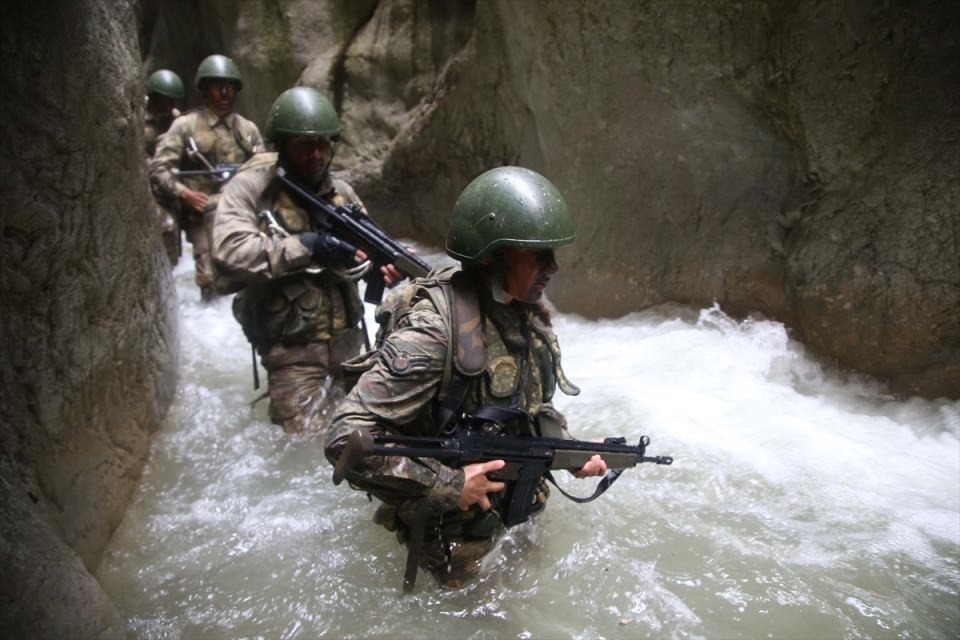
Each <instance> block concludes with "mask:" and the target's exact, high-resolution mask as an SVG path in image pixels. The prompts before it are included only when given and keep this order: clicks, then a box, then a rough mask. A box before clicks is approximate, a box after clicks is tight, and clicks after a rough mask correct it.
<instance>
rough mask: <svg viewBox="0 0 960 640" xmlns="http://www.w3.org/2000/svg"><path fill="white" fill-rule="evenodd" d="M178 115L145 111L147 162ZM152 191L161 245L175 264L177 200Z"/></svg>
mask: <svg viewBox="0 0 960 640" xmlns="http://www.w3.org/2000/svg"><path fill="white" fill-rule="evenodd" d="M179 117H180V110H179V109H173V110H172V111H171V113H170V116H169V117H165V118H159V117H157V116H154V115H153V114H151V113H149V112H147V114H146V116H145V118H144V123H143V144H144V148H145V149H146V152H147V162H148V163H149V161H150V159H151V158H153V154H154V152H155V151H156V149H157V139H158V138H159V137H160V136H161V135H163V134H164V133H166V131H167V129H169V128H170V125H171V124H172V123H173V121H174V119H176V118H179ZM152 190H153V191H154V200H155V201H156V205H157V221H158V222H159V223H160V231H161V234H162V237H163V246H164V248H165V249H166V250H167V257H168V258H169V259H170V264H171V265H175V264H177V262H178V261H179V260H180V225H179V224H177V216H176V211H177V201H176V199H174V198H171V197H170V196H166V197H165V196H163V195H160V194H158V193H157V192H156V189H152Z"/></svg>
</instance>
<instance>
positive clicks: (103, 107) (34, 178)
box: [0, 0, 177, 638]
mask: <svg viewBox="0 0 960 640" xmlns="http://www.w3.org/2000/svg"><path fill="white" fill-rule="evenodd" d="M135 10H136V3H135V2H129V1H125V0H82V1H78V2H68V3H64V2H56V1H54V0H34V1H31V2H26V1H18V2H12V3H7V5H6V6H5V7H4V10H3V20H2V21H0V58H2V59H3V61H4V64H3V66H2V71H0V74H2V82H0V84H2V86H3V87H4V95H5V98H4V100H3V102H2V104H0V135H2V138H3V139H4V140H6V141H7V143H8V149H9V151H8V153H6V154H4V155H3V157H2V159H0V176H2V180H3V184H2V190H0V203H2V204H0V211H2V215H0V298H2V300H3V313H2V315H0V340H2V353H3V358H2V366H0V445H2V446H0V561H2V566H3V568H4V569H3V571H4V577H3V588H2V590H0V628H2V629H3V632H4V635H5V636H8V637H22V638H100V637H102V638H121V637H125V635H126V629H125V621H124V620H123V618H122V617H121V616H120V614H119V613H118V612H117V611H116V610H115V609H114V606H113V604H112V603H111V602H110V601H109V599H108V598H107V596H106V595H105V593H104V592H103V590H102V589H101V588H100V585H99V584H98V583H97V582H96V580H95V579H94V578H93V577H92V575H91V574H90V571H92V570H93V569H95V568H96V566H97V563H98V562H99V558H100V555H101V553H102V550H103V548H104V547H105V545H106V544H107V541H108V540H109V538H110V536H111V534H112V533H113V530H114V529H115V528H116V526H117V524H118V523H119V522H120V520H121V518H122V517H123V514H124V511H125V509H126V507H127V504H128V502H129V500H130V497H131V495H132V493H133V491H134V489H135V487H136V483H137V481H138V479H139V477H140V473H141V470H142V467H143V464H144V462H145V460H146V456H147V452H148V445H149V434H150V432H151V431H152V430H154V429H155V428H157V426H158V425H159V421H160V420H161V418H162V417H163V414H164V412H165V411H166V408H167V406H168V405H169V402H170V399H171V397H172V394H173V392H174V387H175V365H176V350H177V344H176V314H175V308H174V305H175V303H176V298H175V293H174V291H173V286H172V280H171V278H170V275H169V265H168V263H167V259H166V257H165V255H164V252H163V248H162V245H161V243H160V235H159V229H158V228H157V224H156V220H155V216H154V215H153V208H152V206H151V201H150V195H149V190H148V186H147V182H146V176H145V171H144V163H143V158H142V155H141V153H142V152H141V149H142V132H143V124H142V123H143V90H142V83H143V76H142V74H141V72H140V64H139V54H138V51H137V46H136V45H137V43H136V37H135V34H136V22H135V15H136V13H135Z"/></svg>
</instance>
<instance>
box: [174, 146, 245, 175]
mask: <svg viewBox="0 0 960 640" xmlns="http://www.w3.org/2000/svg"><path fill="white" fill-rule="evenodd" d="M187 155H188V156H190V157H191V158H193V159H195V160H199V161H200V163H201V164H203V166H205V167H206V169H188V170H187V171H180V170H179V169H174V170H173V174H174V175H175V176H177V177H181V176H184V177H185V176H213V177H215V178H219V179H220V182H226V181H227V180H229V179H230V178H232V177H233V174H235V173H236V172H237V169H239V168H240V163H236V164H234V163H227V162H224V163H220V164H217V165H216V166H214V165H212V164H210V161H209V160H207V158H206V156H204V155H203V154H202V153H200V149H199V148H198V147H197V141H196V140H194V138H193V136H187Z"/></svg>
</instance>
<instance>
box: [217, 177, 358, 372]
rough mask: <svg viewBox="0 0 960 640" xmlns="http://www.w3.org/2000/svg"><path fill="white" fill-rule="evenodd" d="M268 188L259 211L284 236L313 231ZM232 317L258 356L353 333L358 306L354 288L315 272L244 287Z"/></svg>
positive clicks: (268, 231) (285, 198)
mask: <svg viewBox="0 0 960 640" xmlns="http://www.w3.org/2000/svg"><path fill="white" fill-rule="evenodd" d="M273 184H274V183H271V186H270V187H268V188H267V189H266V190H265V191H264V193H263V194H262V195H261V199H260V202H259V203H258V206H257V209H258V211H262V210H264V209H266V210H269V211H270V212H271V213H272V214H273V216H274V219H275V220H276V221H277V223H278V224H279V225H280V227H281V228H282V229H283V230H284V231H285V232H286V233H289V234H298V233H303V232H305V231H311V230H313V225H312V224H311V222H310V218H309V216H308V215H307V212H306V211H305V210H303V209H302V208H300V207H298V206H297V205H296V204H295V203H294V202H293V200H292V199H291V198H290V196H289V194H287V193H286V191H284V190H282V189H276V188H274V187H273ZM342 201H343V198H342V197H341V196H340V195H339V194H336V195H334V196H333V199H332V202H334V203H335V204H338V205H339V204H343V202H342ZM259 226H260V231H261V232H262V233H263V234H264V235H273V234H274V233H276V231H275V230H274V229H272V228H270V226H269V224H268V222H267V221H266V220H263V219H261V220H260V221H259ZM233 313H234V317H235V318H236V319H237V321H238V322H239V323H240V325H241V326H242V327H243V330H244V333H245V334H246V336H247V338H248V339H249V340H250V342H251V344H253V345H254V347H256V349H257V351H259V352H260V353H261V354H263V353H266V351H268V350H269V349H270V347H272V346H273V345H275V344H278V343H280V344H284V345H296V344H307V343H310V342H319V341H324V340H330V339H331V338H332V337H333V336H335V335H338V334H341V333H344V332H346V331H349V330H352V329H355V328H356V327H357V325H358V324H359V322H360V319H361V317H362V315H363V303H362V302H361V300H360V295H359V293H358V292H357V285H356V284H355V283H353V282H351V281H349V280H345V279H343V278H341V277H340V276H339V275H337V273H336V272H335V271H333V270H330V269H324V268H319V267H317V268H311V269H308V270H305V271H300V272H297V273H293V274H290V275H287V276H285V277H282V278H278V279H276V280H272V281H269V282H263V283H257V284H254V285H249V286H247V287H245V288H244V289H242V290H241V291H240V292H239V293H237V295H236V297H235V298H234V301H233Z"/></svg>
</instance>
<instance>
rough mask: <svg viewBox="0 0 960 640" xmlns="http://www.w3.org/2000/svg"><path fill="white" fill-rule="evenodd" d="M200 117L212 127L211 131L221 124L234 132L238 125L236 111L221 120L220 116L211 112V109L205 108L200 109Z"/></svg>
mask: <svg viewBox="0 0 960 640" xmlns="http://www.w3.org/2000/svg"><path fill="white" fill-rule="evenodd" d="M199 115H200V117H202V118H204V119H205V120H206V121H207V124H209V125H210V128H211V129H213V128H214V127H216V126H217V125H219V124H223V126H225V127H227V128H228V129H230V130H233V129H235V128H236V126H235V125H236V123H237V112H236V111H231V112H230V113H229V114H228V115H226V116H224V117H223V118H221V117H220V116H218V115H217V114H215V113H214V112H213V111H211V110H210V108H209V107H207V106H203V107H200V109H199Z"/></svg>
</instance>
